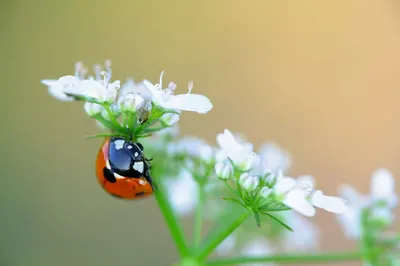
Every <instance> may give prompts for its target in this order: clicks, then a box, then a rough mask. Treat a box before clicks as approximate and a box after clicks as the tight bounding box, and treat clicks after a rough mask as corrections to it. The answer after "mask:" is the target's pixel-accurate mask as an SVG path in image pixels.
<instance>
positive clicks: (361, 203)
mask: <svg viewBox="0 0 400 266" xmlns="http://www.w3.org/2000/svg"><path fill="white" fill-rule="evenodd" d="M339 193H340V195H341V196H342V197H343V198H345V199H346V200H347V201H348V203H349V206H350V210H349V211H348V212H346V213H345V214H342V215H338V216H337V220H338V222H339V224H340V225H341V227H342V229H343V231H344V233H345V234H346V236H347V237H348V238H353V239H358V238H359V237H360V228H361V213H362V210H363V209H364V208H371V211H372V215H373V217H374V218H375V219H380V220H384V221H386V222H387V223H390V222H392V220H393V219H394V217H393V213H392V210H393V208H394V207H395V206H396V205H397V196H396V193H395V184H394V177H393V175H392V173H391V172H390V171H389V170H387V169H383V168H381V169H377V170H376V171H375V172H374V173H373V174H372V177H371V193H370V195H363V194H360V193H359V192H357V191H356V190H355V189H354V188H352V187H351V186H349V185H343V186H341V187H340V189H339ZM380 202H386V205H384V206H377V205H376V204H377V203H380Z"/></svg>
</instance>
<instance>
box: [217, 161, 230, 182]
mask: <svg viewBox="0 0 400 266" xmlns="http://www.w3.org/2000/svg"><path fill="white" fill-rule="evenodd" d="M215 173H216V174H217V177H218V178H219V179H222V180H228V179H229V178H231V177H232V175H233V167H232V165H231V164H230V163H224V162H218V163H217V164H216V165H215Z"/></svg>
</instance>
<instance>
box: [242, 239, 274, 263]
mask: <svg viewBox="0 0 400 266" xmlns="http://www.w3.org/2000/svg"><path fill="white" fill-rule="evenodd" d="M274 252H275V251H274V248H273V246H272V245H271V244H270V243H269V242H268V241H267V240H265V239H261V238H259V239H254V240H252V241H251V242H250V243H247V244H246V245H245V246H244V247H243V249H242V250H241V252H240V253H241V254H242V255H244V256H250V257H262V256H267V255H271V254H273V253H274ZM271 265H274V264H273V263H250V264H246V266H271Z"/></svg>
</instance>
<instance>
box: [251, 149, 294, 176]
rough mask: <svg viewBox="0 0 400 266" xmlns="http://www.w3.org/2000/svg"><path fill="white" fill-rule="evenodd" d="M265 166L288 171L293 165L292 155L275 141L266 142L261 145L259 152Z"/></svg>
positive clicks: (272, 169) (273, 169)
mask: <svg viewBox="0 0 400 266" xmlns="http://www.w3.org/2000/svg"><path fill="white" fill-rule="evenodd" d="M258 154H259V155H260V157H261V161H262V164H263V166H264V168H267V169H270V170H271V171H273V172H277V171H279V170H280V171H283V172H286V171H287V170H288V169H289V167H290V165H291V161H292V158H291V155H290V154H289V153H288V152H286V151H284V150H282V149H281V148H280V147H279V146H278V145H277V144H275V143H265V144H263V145H261V147H260V150H259V153H258Z"/></svg>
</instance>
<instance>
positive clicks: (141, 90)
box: [117, 79, 153, 102]
mask: <svg viewBox="0 0 400 266" xmlns="http://www.w3.org/2000/svg"><path fill="white" fill-rule="evenodd" d="M127 94H134V95H140V96H141V97H142V98H143V99H144V100H145V102H150V101H151V99H152V97H153V95H152V93H151V92H150V91H149V90H148V89H147V88H146V86H145V85H144V82H143V81H142V82H138V83H136V82H135V81H134V80H133V79H128V80H127V81H126V82H125V83H124V84H123V85H122V86H121V88H120V89H119V90H118V99H117V101H120V98H123V97H124V96H125V95H127Z"/></svg>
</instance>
